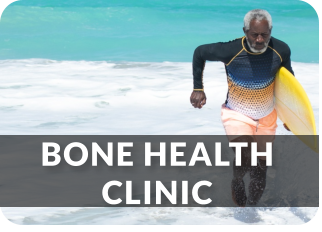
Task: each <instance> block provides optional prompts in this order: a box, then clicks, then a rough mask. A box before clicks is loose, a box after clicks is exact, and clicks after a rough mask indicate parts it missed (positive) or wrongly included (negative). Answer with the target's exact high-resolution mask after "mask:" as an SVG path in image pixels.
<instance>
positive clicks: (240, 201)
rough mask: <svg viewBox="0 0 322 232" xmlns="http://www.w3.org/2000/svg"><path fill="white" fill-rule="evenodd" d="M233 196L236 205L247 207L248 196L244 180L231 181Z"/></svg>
mask: <svg viewBox="0 0 322 232" xmlns="http://www.w3.org/2000/svg"><path fill="white" fill-rule="evenodd" d="M231 195H232V199H233V201H234V203H235V204H236V205H238V206H240V207H245V205H246V202H247V196H246V191H245V184H244V181H243V179H238V178H234V179H233V180H232V181H231Z"/></svg>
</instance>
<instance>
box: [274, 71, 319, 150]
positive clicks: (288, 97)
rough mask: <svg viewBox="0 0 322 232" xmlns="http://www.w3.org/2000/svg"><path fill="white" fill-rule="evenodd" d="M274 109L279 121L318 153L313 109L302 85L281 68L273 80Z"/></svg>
mask: <svg viewBox="0 0 322 232" xmlns="http://www.w3.org/2000/svg"><path fill="white" fill-rule="evenodd" d="M274 94H275V108H276V111H277V115H278V117H279V119H280V120H281V121H282V122H283V123H285V124H286V125H287V127H288V128H289V129H290V130H291V131H292V133H293V134H295V135H298V138H299V139H301V140H302V141H303V142H304V143H305V144H306V145H308V146H309V147H310V148H312V149H313V150H314V151H316V152H318V137H317V136H300V135H316V127H315V120H314V114H313V109H312V106H311V103H310V100H309V98H308V97H307V94H306V92H305V91H304V89H303V87H302V85H301V84H300V83H299V82H298V81H297V80H296V78H295V77H294V76H293V75H292V73H290V72H289V71H288V70H287V69H286V68H284V67H281V68H280V69H279V70H278V71H277V74H276V79H275V90H274Z"/></svg>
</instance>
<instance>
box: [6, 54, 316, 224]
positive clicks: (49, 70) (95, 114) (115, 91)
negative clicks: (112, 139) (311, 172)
mask: <svg viewBox="0 0 322 232" xmlns="http://www.w3.org/2000/svg"><path fill="white" fill-rule="evenodd" d="M293 68H294V72H295V75H296V77H297V79H298V80H299V81H300V83H301V84H302V85H303V87H304V89H305V90H306V92H307V94H308V96H309V98H310V100H311V103H312V106H313V109H314V113H315V119H316V123H317V128H318V126H319V98H318V94H319V92H318V81H319V75H318V64H307V63H295V62H294V63H293ZM0 70H1V76H2V78H1V79H0V114H1V119H2V120H1V121H0V128H1V132H0V134H2V135H22V134H29V135H32V134H41V135H54V134H60V135H66V134H70V135H99V134H108V135H150V134H151V135H152V134H153V135H187V134H189V135H193V134H196V135H213V134H224V129H223V127H222V124H221V120H220V107H221V104H222V103H223V102H224V101H225V98H226V93H227V81H226V76H225V69H224V65H223V64H222V63H216V62H212V63H207V65H206V69H205V72H204V85H205V92H206V94H207V104H206V105H205V106H204V108H203V109H202V110H198V109H194V108H192V107H191V105H190V101H189V97H190V94H191V91H192V88H193V86H192V70H191V63H177V62H163V63H135V62H126V63H122V62H121V63H108V62H89V61H54V60H41V59H28V60H3V61H0ZM278 125H279V127H278V129H277V134H290V132H287V131H286V130H285V129H284V128H283V126H282V124H281V122H280V121H279V122H278ZM316 210H317V208H244V209H243V208H242V209H237V208H207V207H205V208H2V211H3V212H4V214H5V216H6V217H7V218H9V219H10V220H11V221H13V222H15V223H17V224H181V225H183V224H245V223H246V224H247V223H254V224H303V223H305V222H307V221H309V220H310V219H311V218H312V217H314V215H315V212H316Z"/></svg>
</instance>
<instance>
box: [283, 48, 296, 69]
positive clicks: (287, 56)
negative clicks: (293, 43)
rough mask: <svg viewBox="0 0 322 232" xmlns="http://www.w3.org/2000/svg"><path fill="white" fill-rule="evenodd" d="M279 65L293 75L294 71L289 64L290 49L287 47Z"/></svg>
mask: <svg viewBox="0 0 322 232" xmlns="http://www.w3.org/2000/svg"><path fill="white" fill-rule="evenodd" d="M281 65H282V66H283V67H285V68H286V69H287V70H288V71H290V72H291V73H292V74H293V75H294V71H293V69H292V66H291V49H290V48H289V47H288V49H287V51H286V54H285V55H284V56H283V61H282V64H281Z"/></svg>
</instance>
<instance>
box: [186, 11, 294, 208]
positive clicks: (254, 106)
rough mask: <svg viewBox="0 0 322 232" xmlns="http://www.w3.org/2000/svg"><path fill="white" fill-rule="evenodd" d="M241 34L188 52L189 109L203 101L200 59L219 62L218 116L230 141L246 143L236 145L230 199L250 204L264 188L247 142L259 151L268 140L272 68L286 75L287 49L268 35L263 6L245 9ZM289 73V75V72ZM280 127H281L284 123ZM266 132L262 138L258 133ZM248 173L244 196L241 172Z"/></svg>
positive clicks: (272, 124)
mask: <svg viewBox="0 0 322 232" xmlns="http://www.w3.org/2000/svg"><path fill="white" fill-rule="evenodd" d="M243 30H244V33H245V36H244V37H242V38H239V39H235V40H233V41H229V42H226V43H222V42H220V43H214V44H206V45H201V46H199V47H198V48H197V49H196V50H195V52H194V55H193V80H194V90H193V92H192V94H191V97H190V102H191V104H192V106H193V107H195V108H199V109H201V108H202V107H203V106H204V105H205V104H206V94H205V92H204V86H203V70H204V66H205V63H206V60H209V61H221V62H223V63H224V64H225V69H226V74H227V81H228V93H227V98H226V102H225V103H224V104H223V106H222V112H221V119H222V122H223V125H224V128H225V131H226V134H227V136H228V139H229V141H231V142H247V143H248V147H247V148H243V149H242V166H238V167H236V166H235V162H234V166H233V174H234V178H233V180H232V184H231V188H232V198H233V201H234V202H235V203H236V204H237V205H238V206H242V207H243V206H245V205H246V204H247V205H256V204H257V203H258V201H259V199H260V198H261V196H262V193H263V191H264V189H265V186H266V170H267V168H266V160H265V157H264V156H263V157H260V158H259V160H258V166H257V167H251V166H250V154H251V152H250V147H251V145H250V143H251V142H257V145H258V151H260V152H261V151H265V149H266V142H273V141H274V139H275V132H276V127H277V124H276V120H277V114H276V111H275V109H274V81H275V75H276V72H277V70H278V69H279V68H280V67H281V66H284V67H285V68H286V69H288V70H289V71H290V72H291V73H293V70H292V67H291V59H290V56H291V51H290V49H289V47H288V45H287V44H285V43H284V42H282V41H280V40H278V39H275V38H273V37H271V32H272V18H271V16H270V14H269V13H268V12H267V11H265V10H260V9H255V10H251V11H249V12H248V13H247V14H246V15H245V18H244V28H243ZM293 74H294V73H293ZM284 126H285V125H284ZM285 128H286V129H288V128H287V127H286V126H285ZM258 135H266V136H258ZM247 172H250V177H251V182H250V184H249V196H248V197H247V196H246V192H245V186H244V182H243V177H244V175H245V174H246V173H247Z"/></svg>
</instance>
